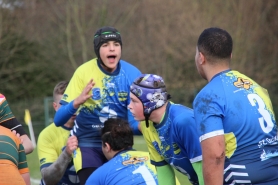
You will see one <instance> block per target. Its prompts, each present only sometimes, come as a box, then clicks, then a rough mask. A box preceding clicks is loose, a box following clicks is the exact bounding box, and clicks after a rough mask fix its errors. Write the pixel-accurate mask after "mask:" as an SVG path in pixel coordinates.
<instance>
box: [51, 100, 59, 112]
mask: <svg viewBox="0 0 278 185" xmlns="http://www.w3.org/2000/svg"><path fill="white" fill-rule="evenodd" d="M52 105H53V108H54V110H55V111H57V108H58V105H57V103H56V102H53V103H52Z"/></svg>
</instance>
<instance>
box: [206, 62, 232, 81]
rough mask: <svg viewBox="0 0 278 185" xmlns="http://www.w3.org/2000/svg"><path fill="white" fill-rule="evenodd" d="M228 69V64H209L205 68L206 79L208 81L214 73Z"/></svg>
mask: <svg viewBox="0 0 278 185" xmlns="http://www.w3.org/2000/svg"><path fill="white" fill-rule="evenodd" d="M228 69H230V66H229V65H213V66H212V65H209V66H208V67H207V69H206V70H205V73H206V79H207V81H208V82H210V81H211V79H212V78H213V77H214V76H215V75H216V74H218V73H220V72H222V71H226V70H228Z"/></svg>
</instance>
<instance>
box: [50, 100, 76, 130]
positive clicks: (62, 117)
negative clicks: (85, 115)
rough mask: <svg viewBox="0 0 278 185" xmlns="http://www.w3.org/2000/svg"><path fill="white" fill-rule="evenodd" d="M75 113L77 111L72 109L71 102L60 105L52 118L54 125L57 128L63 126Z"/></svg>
mask: <svg viewBox="0 0 278 185" xmlns="http://www.w3.org/2000/svg"><path fill="white" fill-rule="evenodd" d="M76 111H77V109H75V108H74V107H73V101H71V102H70V103H69V104H65V105H61V107H60V108H59V110H58V111H57V112H56V114H55V116H54V123H55V125H56V126H57V127H58V126H62V125H64V124H65V123H66V122H67V121H68V120H69V119H70V118H71V116H72V115H73V114H74V113H75V112H76Z"/></svg>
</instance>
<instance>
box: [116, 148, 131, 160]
mask: <svg viewBox="0 0 278 185" xmlns="http://www.w3.org/2000/svg"><path fill="white" fill-rule="evenodd" d="M130 150H133V151H135V149H133V148H132V147H130V148H128V149H125V150H121V151H119V152H118V153H116V154H115V155H114V156H113V158H114V157H116V156H117V155H120V154H121V153H125V152H127V151H130Z"/></svg>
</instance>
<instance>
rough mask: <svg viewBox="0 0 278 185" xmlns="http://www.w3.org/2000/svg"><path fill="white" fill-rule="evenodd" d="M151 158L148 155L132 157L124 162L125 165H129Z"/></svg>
mask: <svg viewBox="0 0 278 185" xmlns="http://www.w3.org/2000/svg"><path fill="white" fill-rule="evenodd" d="M148 159H149V158H148V157H147V156H143V157H131V158H130V159H128V160H126V161H124V162H123V165H125V166H126V165H129V164H137V163H141V162H145V161H147V160H148Z"/></svg>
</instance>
